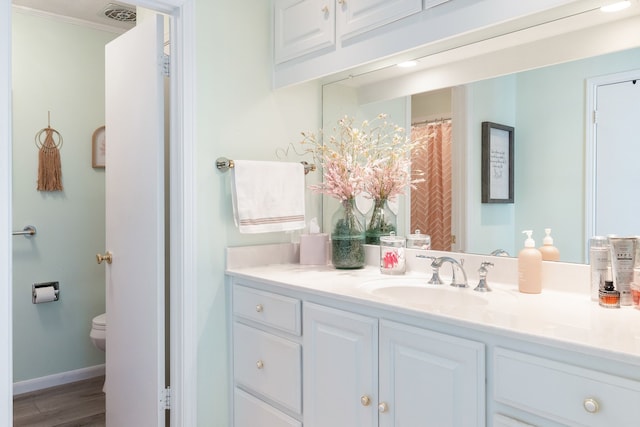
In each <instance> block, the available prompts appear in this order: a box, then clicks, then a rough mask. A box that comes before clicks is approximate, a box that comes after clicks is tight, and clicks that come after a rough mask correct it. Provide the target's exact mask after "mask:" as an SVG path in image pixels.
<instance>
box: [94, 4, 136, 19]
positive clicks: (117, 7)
mask: <svg viewBox="0 0 640 427" xmlns="http://www.w3.org/2000/svg"><path fill="white" fill-rule="evenodd" d="M102 13H103V14H104V16H106V17H107V18H109V19H113V20H115V21H120V22H136V10H135V9H134V8H131V7H127V6H123V5H121V4H116V3H109V4H108V5H107V7H105V8H104V11H103V12H102Z"/></svg>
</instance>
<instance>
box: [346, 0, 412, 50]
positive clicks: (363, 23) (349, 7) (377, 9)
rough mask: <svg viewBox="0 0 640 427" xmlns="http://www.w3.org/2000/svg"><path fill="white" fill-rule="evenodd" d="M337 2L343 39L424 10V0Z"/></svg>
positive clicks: (350, 0) (351, 0)
mask: <svg viewBox="0 0 640 427" xmlns="http://www.w3.org/2000/svg"><path fill="white" fill-rule="evenodd" d="M336 3H337V5H336V22H337V31H338V33H339V35H340V36H339V37H340V39H341V40H347V39H349V38H350V37H353V36H357V35H358V34H361V33H364V32H366V31H369V30H373V29H375V28H377V27H380V26H382V25H385V24H389V23H391V22H393V21H397V20H399V19H402V18H405V17H407V16H409V15H413V14H414V13H418V12H420V11H422V0H337V1H336Z"/></svg>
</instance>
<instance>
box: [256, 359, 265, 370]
mask: <svg viewBox="0 0 640 427" xmlns="http://www.w3.org/2000/svg"><path fill="white" fill-rule="evenodd" d="M256 368H258V369H262V368H264V362H262V360H258V361H257V362H256Z"/></svg>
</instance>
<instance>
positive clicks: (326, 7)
mask: <svg viewBox="0 0 640 427" xmlns="http://www.w3.org/2000/svg"><path fill="white" fill-rule="evenodd" d="M320 11H321V12H322V13H329V6H327V5H326V4H325V5H324V6H322V9H320Z"/></svg>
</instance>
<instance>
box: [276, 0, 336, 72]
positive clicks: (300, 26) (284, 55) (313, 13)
mask: <svg viewBox="0 0 640 427" xmlns="http://www.w3.org/2000/svg"><path fill="white" fill-rule="evenodd" d="M335 39H336V35H335V3H334V0H274V54H275V62H276V63H281V62H284V61H287V60H289V59H292V58H296V57H298V56H301V55H305V54H307V53H311V52H315V51H317V50H320V49H323V48H326V47H331V46H333V45H334V44H335Z"/></svg>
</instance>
